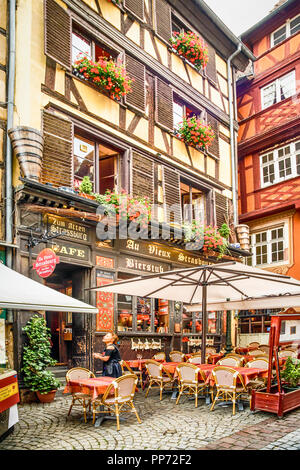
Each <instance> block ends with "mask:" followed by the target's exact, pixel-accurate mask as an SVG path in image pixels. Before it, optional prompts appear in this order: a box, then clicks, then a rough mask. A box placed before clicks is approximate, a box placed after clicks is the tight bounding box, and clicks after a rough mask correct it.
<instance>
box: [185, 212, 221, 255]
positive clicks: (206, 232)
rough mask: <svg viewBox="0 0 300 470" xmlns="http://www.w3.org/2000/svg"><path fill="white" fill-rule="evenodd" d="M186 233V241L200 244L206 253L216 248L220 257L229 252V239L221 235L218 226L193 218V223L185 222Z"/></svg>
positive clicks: (200, 247)
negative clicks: (205, 223) (202, 222)
mask: <svg viewBox="0 0 300 470" xmlns="http://www.w3.org/2000/svg"><path fill="white" fill-rule="evenodd" d="M184 234H185V242H186V243H195V244H197V245H199V249H202V250H203V252H204V253H208V252H209V251H211V250H213V251H214V250H216V251H217V252H219V256H218V258H222V257H223V256H224V255H225V254H226V253H229V251H228V241H227V239H226V238H224V237H223V236H222V235H221V233H220V232H219V230H218V229H217V227H213V226H212V225H204V224H201V223H200V222H198V221H196V220H193V221H192V223H191V224H184Z"/></svg>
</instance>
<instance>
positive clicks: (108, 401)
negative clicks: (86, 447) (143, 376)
mask: <svg viewBox="0 0 300 470" xmlns="http://www.w3.org/2000/svg"><path fill="white" fill-rule="evenodd" d="M137 382H138V378H137V376H136V375H135V374H126V375H122V376H121V377H118V378H117V379H115V380H114V381H113V382H112V383H111V384H110V385H109V387H107V389H106V392H105V394H104V395H103V396H102V397H101V399H98V398H96V400H93V424H94V423H95V419H96V413H106V412H107V410H105V408H107V409H108V412H109V413H114V414H115V415H116V418H117V431H120V419H119V418H120V413H126V412H132V411H133V412H134V413H135V415H136V417H137V420H138V422H139V424H141V420H140V417H139V415H138V412H137V410H136V408H135V406H134V403H133V398H134V394H135V391H136V386H137ZM98 407H101V408H104V409H101V410H99V411H97V408H98Z"/></svg>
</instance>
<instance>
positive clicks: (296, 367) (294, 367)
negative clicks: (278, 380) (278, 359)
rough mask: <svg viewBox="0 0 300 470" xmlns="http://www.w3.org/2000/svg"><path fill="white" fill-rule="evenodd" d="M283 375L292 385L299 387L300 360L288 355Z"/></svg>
mask: <svg viewBox="0 0 300 470" xmlns="http://www.w3.org/2000/svg"><path fill="white" fill-rule="evenodd" d="M281 377H282V378H283V379H284V381H285V382H287V383H288V384H289V386H291V387H297V386H298V384H299V382H300V361H299V360H298V359H294V358H292V357H288V358H287V360H286V363H285V367H284V370H283V371H282V374H281Z"/></svg>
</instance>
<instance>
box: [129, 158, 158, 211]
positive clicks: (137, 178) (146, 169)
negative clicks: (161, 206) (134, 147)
mask: <svg viewBox="0 0 300 470" xmlns="http://www.w3.org/2000/svg"><path fill="white" fill-rule="evenodd" d="M131 162H132V165H131V169H132V170H131V192H132V195H133V196H147V197H148V198H149V199H150V202H151V204H153V203H154V162H153V161H152V160H150V159H149V158H147V157H144V156H143V155H140V154H139V153H137V152H133V153H132V160H131Z"/></svg>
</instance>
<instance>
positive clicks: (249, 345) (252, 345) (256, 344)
mask: <svg viewBox="0 0 300 470" xmlns="http://www.w3.org/2000/svg"><path fill="white" fill-rule="evenodd" d="M259 346H260V343H258V342H257V341H252V343H249V344H248V348H253V347H256V348H258V347H259Z"/></svg>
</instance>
